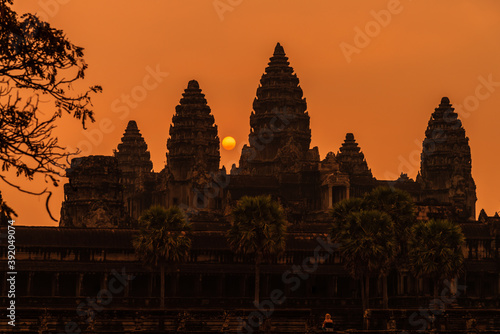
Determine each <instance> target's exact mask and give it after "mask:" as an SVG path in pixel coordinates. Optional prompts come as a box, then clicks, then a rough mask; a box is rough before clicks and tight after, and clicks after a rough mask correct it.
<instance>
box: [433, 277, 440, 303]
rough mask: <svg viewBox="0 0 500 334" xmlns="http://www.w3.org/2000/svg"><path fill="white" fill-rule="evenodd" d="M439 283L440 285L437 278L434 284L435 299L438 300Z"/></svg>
mask: <svg viewBox="0 0 500 334" xmlns="http://www.w3.org/2000/svg"><path fill="white" fill-rule="evenodd" d="M438 283H439V281H438V278H437V277H435V278H434V284H433V285H434V299H437V297H438V287H439V284H438Z"/></svg>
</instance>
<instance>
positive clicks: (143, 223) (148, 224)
mask: <svg viewBox="0 0 500 334" xmlns="http://www.w3.org/2000/svg"><path fill="white" fill-rule="evenodd" d="M189 230H190V225H189V224H188V223H187V222H186V220H185V219H184V215H183V213H182V211H181V210H180V209H179V208H177V207H171V208H169V209H165V208H164V207H162V206H153V207H151V208H149V209H148V210H146V211H145V212H144V213H143V214H142V216H141V217H140V218H139V233H138V234H137V235H136V236H135V238H134V240H133V245H134V248H135V251H136V254H137V256H138V257H139V258H140V259H142V260H143V261H145V262H146V263H149V264H151V265H153V266H155V267H160V271H161V287H160V290H161V291H160V293H161V304H160V306H161V307H162V308H163V307H165V266H166V265H167V264H171V265H172V267H175V266H176V264H178V263H180V262H182V261H184V260H185V259H186V258H187V257H188V256H189V250H190V249H191V239H190V238H189V236H188V235H187V234H186V233H187V232H188V231H189Z"/></svg>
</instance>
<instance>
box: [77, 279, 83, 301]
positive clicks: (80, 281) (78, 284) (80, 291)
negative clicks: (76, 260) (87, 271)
mask: <svg viewBox="0 0 500 334" xmlns="http://www.w3.org/2000/svg"><path fill="white" fill-rule="evenodd" d="M82 282H83V274H78V281H77V282H76V297H80V296H81V294H82Z"/></svg>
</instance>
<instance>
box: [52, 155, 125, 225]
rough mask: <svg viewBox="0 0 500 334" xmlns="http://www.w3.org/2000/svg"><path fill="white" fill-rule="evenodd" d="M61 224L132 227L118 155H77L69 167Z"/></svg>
mask: <svg viewBox="0 0 500 334" xmlns="http://www.w3.org/2000/svg"><path fill="white" fill-rule="evenodd" d="M66 176H67V177H68V181H69V182H68V183H67V184H65V185H64V202H63V204H62V207H61V221H60V223H59V226H61V227H100V228H103V227H129V223H130V222H129V221H128V219H127V218H126V217H127V216H126V215H125V210H124V205H123V186H122V185H121V184H120V177H121V171H120V169H119V168H118V161H117V160H116V158H115V157H109V156H102V155H91V156H87V157H81V158H74V159H73V160H71V167H70V168H68V169H67V170H66Z"/></svg>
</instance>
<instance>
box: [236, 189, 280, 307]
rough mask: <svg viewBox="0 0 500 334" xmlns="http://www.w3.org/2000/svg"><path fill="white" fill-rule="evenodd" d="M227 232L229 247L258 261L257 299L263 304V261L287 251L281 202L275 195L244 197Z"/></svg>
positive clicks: (256, 301)
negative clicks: (260, 284) (275, 198)
mask: <svg viewBox="0 0 500 334" xmlns="http://www.w3.org/2000/svg"><path fill="white" fill-rule="evenodd" d="M232 215H233V222H232V224H231V227H230V229H229V230H228V233H227V240H228V243H229V247H230V248H231V249H232V250H233V251H234V252H236V253H237V254H242V255H250V256H253V258H254V263H255V301H254V303H255V304H256V305H258V304H259V277H260V264H261V263H262V262H263V261H266V260H270V259H271V258H272V257H274V256H276V255H278V254H281V253H282V252H284V251H285V245H286V231H287V221H286V219H285V213H284V211H283V208H282V207H281V205H279V203H277V202H275V201H273V200H272V199H271V196H256V197H249V196H244V197H242V198H241V199H240V200H239V201H238V203H237V205H236V207H235V208H234V209H233V212H232Z"/></svg>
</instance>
